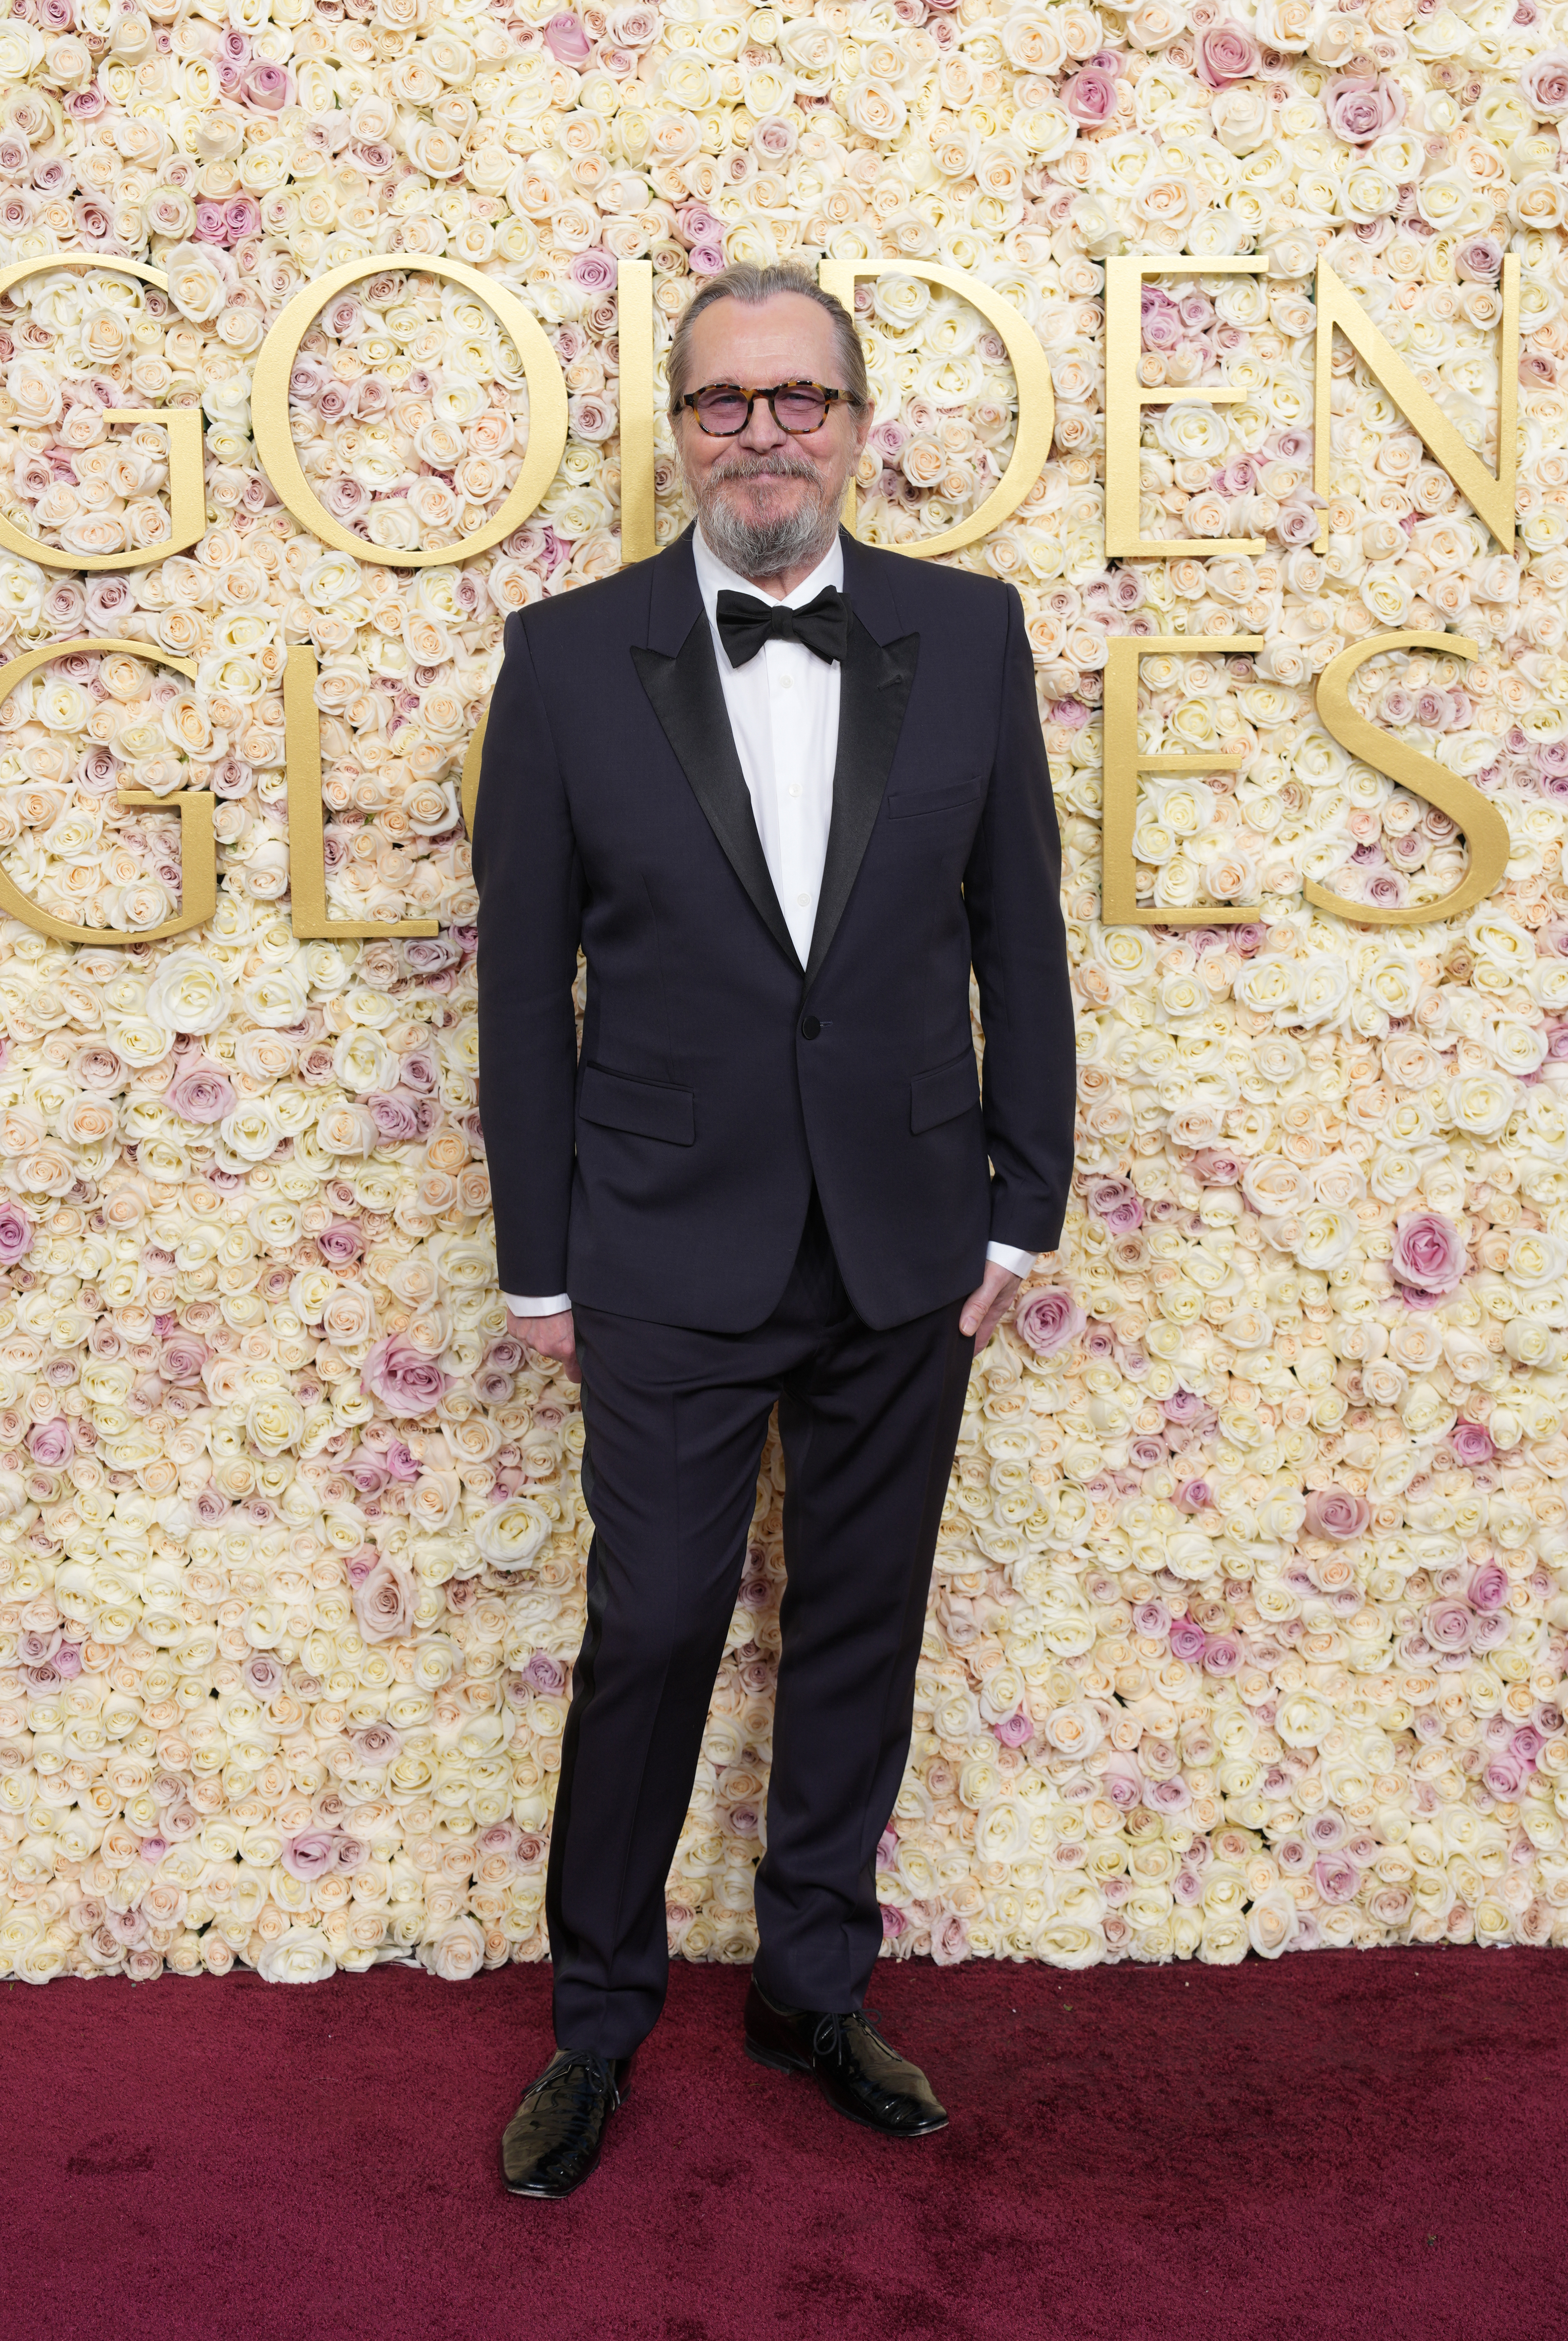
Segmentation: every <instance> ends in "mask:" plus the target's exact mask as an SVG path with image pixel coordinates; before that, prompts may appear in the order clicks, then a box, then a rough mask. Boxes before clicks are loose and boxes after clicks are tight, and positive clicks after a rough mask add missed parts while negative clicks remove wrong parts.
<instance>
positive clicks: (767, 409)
mask: <svg viewBox="0 0 1568 2341" xmlns="http://www.w3.org/2000/svg"><path fill="white" fill-rule="evenodd" d="M788 437H789V433H788V432H787V431H781V430H780V429H779V427H778V424H777V423H775V422H774V411H773V408H772V407H771V406H770V405H769V404H768V403H767V400H766V399H765V398H759V399H757V400H755V401H754V403H753V406H752V411H751V413H750V415H749V416H748V417H747V420H746V427H745V429H744V431H743V432H742V433H741V444H742V445H743V446H744V447H749V448H750V449H751V451H752V453H754V455H764V454H768V453H771V452H772V450H773V449H774V448H775V447H782V446H783V445H784V441H785V440H786V439H787V438H788Z"/></svg>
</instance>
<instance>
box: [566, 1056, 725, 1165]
mask: <svg viewBox="0 0 1568 2341" xmlns="http://www.w3.org/2000/svg"><path fill="white" fill-rule="evenodd" d="M577 1111H578V1113H579V1114H580V1115H581V1117H582V1119H583V1120H584V1121H592V1122H596V1123H597V1124H598V1126H599V1127H600V1128H601V1129H603V1130H624V1131H630V1132H631V1134H632V1135H633V1136H634V1138H659V1139H662V1140H663V1141H664V1143H665V1145H666V1146H693V1145H694V1144H695V1143H696V1136H697V1119H696V1099H695V1097H694V1095H693V1093H692V1091H690V1090H678V1089H674V1088H673V1087H672V1086H671V1085H670V1083H668V1082H667V1081H639V1080H637V1079H636V1078H635V1076H634V1075H633V1074H631V1073H611V1072H606V1071H605V1070H604V1066H603V1065H584V1068H583V1086H582V1089H581V1091H579V1093H578V1098H577Z"/></svg>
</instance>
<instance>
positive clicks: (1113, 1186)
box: [1084, 1179, 1144, 1236]
mask: <svg viewBox="0 0 1568 2341" xmlns="http://www.w3.org/2000/svg"><path fill="white" fill-rule="evenodd" d="M1084 1201H1085V1202H1086V1203H1087V1204H1088V1206H1089V1209H1090V1210H1092V1211H1093V1212H1094V1217H1095V1218H1096V1219H1097V1220H1104V1223H1105V1225H1106V1227H1107V1228H1108V1229H1109V1230H1110V1231H1111V1233H1112V1234H1113V1235H1114V1236H1125V1235H1131V1234H1132V1232H1133V1230H1134V1228H1141V1227H1142V1226H1143V1224H1144V1204H1143V1199H1142V1197H1141V1196H1140V1195H1139V1193H1138V1190H1137V1189H1136V1188H1135V1187H1134V1186H1133V1185H1131V1184H1130V1182H1129V1181H1128V1180H1125V1179H1096V1180H1094V1182H1093V1183H1092V1185H1091V1186H1090V1187H1089V1189H1088V1190H1087V1192H1086V1193H1085V1195H1084Z"/></svg>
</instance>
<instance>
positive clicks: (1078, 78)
mask: <svg viewBox="0 0 1568 2341" xmlns="http://www.w3.org/2000/svg"><path fill="white" fill-rule="evenodd" d="M1062 103H1063V105H1064V107H1065V108H1066V110H1067V113H1068V114H1069V115H1071V117H1072V119H1073V120H1074V122H1081V123H1083V124H1084V126H1085V128H1087V129H1090V130H1097V129H1098V128H1099V126H1100V125H1101V124H1102V123H1104V122H1109V121H1110V119H1111V116H1112V115H1114V113H1115V111H1116V76H1115V75H1114V74H1109V73H1106V72H1105V70H1104V67H1103V66H1101V65H1085V66H1084V69H1083V71H1082V72H1081V73H1075V74H1074V75H1073V76H1072V78H1071V80H1069V81H1064V83H1063V85H1062Z"/></svg>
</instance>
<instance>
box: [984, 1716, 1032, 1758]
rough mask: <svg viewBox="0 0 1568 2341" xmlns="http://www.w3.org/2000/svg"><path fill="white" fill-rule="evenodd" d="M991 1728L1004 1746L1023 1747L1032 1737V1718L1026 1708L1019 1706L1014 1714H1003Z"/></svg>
mask: <svg viewBox="0 0 1568 2341" xmlns="http://www.w3.org/2000/svg"><path fill="white" fill-rule="evenodd" d="M991 1728H992V1731H993V1732H994V1735H995V1737H996V1738H998V1739H999V1740H1000V1741H1001V1743H1002V1745H1003V1747H1004V1748H1024V1747H1027V1745H1028V1744H1029V1742H1030V1740H1031V1739H1033V1738H1034V1718H1033V1716H1032V1715H1031V1714H1030V1713H1029V1711H1028V1709H1027V1708H1022V1707H1021V1708H1019V1709H1018V1711H1017V1713H1016V1714H1015V1715H1009V1716H1004V1718H1003V1720H1002V1721H1001V1722H1000V1723H994V1724H993V1725H992V1727H991Z"/></svg>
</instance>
